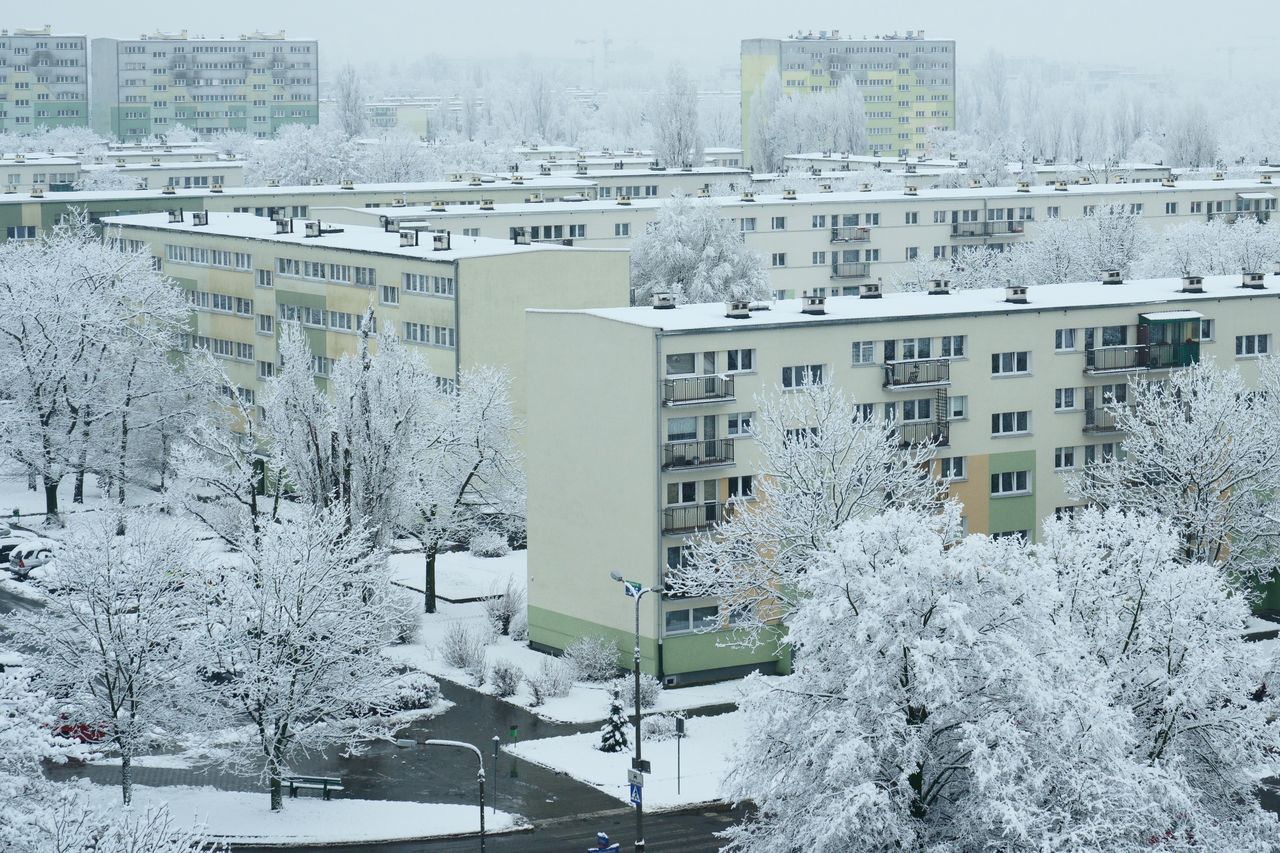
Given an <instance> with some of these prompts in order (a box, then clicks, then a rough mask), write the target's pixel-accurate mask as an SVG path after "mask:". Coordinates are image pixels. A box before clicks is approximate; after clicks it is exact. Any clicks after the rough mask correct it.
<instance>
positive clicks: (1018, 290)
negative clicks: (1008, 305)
mask: <svg viewBox="0 0 1280 853" xmlns="http://www.w3.org/2000/svg"><path fill="white" fill-rule="evenodd" d="M1004 301H1005V302H1012V303H1013V304H1014V305H1026V304H1027V302H1028V300H1027V288H1026V285H1022V284H1011V285H1009V286H1008V287H1006V288H1005V289H1004Z"/></svg>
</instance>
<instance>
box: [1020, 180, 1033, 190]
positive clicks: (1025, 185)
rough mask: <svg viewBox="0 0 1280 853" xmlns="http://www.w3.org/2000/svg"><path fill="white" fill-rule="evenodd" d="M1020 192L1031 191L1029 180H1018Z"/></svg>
mask: <svg viewBox="0 0 1280 853" xmlns="http://www.w3.org/2000/svg"><path fill="white" fill-rule="evenodd" d="M1018 192H1020V193H1029V192H1031V184H1030V183H1028V182H1027V181H1018Z"/></svg>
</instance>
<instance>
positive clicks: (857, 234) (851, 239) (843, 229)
mask: <svg viewBox="0 0 1280 853" xmlns="http://www.w3.org/2000/svg"><path fill="white" fill-rule="evenodd" d="M870 239H871V229H870V228H867V227H864V226H858V225H848V226H837V227H835V228H832V229H831V242H832V243H865V242H866V241H868V240H870Z"/></svg>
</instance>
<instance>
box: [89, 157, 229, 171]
mask: <svg viewBox="0 0 1280 853" xmlns="http://www.w3.org/2000/svg"><path fill="white" fill-rule="evenodd" d="M72 162H75V161H72ZM83 168H84V170H85V171H86V172H110V171H112V170H118V171H121V172H146V171H152V172H163V171H164V170H165V169H183V170H188V169H243V168H244V161H243V160H165V161H162V162H160V163H142V162H135V163H123V164H116V163H85V164H84V167H83Z"/></svg>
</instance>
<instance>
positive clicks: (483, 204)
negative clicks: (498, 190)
mask: <svg viewBox="0 0 1280 853" xmlns="http://www.w3.org/2000/svg"><path fill="white" fill-rule="evenodd" d="M480 209H481V210H493V199H491V198H482V199H480Z"/></svg>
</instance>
